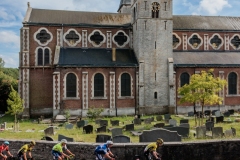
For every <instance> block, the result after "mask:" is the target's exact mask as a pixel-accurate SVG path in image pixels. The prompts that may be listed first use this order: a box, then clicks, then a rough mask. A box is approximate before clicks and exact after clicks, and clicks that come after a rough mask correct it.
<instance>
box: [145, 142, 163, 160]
mask: <svg viewBox="0 0 240 160" xmlns="http://www.w3.org/2000/svg"><path fill="white" fill-rule="evenodd" d="M162 145H163V140H162V139H161V138H158V139H157V141H156V142H153V143H150V144H148V145H147V146H146V147H145V149H144V156H145V157H146V159H147V160H150V159H149V154H150V153H151V154H152V155H153V156H154V157H155V158H156V159H158V160H160V158H159V154H158V153H157V151H156V150H157V148H158V147H160V146H162Z"/></svg>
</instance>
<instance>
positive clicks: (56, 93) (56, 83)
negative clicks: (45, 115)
mask: <svg viewBox="0 0 240 160" xmlns="http://www.w3.org/2000/svg"><path fill="white" fill-rule="evenodd" d="M60 95H61V93H60V72H54V73H53V110H56V109H60V106H59V103H60Z"/></svg>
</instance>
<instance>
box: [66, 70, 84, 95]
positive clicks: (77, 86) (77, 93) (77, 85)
mask: <svg viewBox="0 0 240 160" xmlns="http://www.w3.org/2000/svg"><path fill="white" fill-rule="evenodd" d="M69 73H73V74H75V76H76V78H77V80H76V83H77V84H76V97H67V75H68V74H69ZM78 90H79V79H78V76H77V74H76V73H74V72H67V73H66V74H65V75H64V78H63V93H64V95H63V98H64V99H80V97H79V92H78Z"/></svg>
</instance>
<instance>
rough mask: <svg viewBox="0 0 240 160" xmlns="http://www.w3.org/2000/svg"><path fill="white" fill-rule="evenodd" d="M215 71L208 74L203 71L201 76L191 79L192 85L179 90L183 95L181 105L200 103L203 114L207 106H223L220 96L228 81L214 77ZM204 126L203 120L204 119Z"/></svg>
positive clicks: (186, 85)
mask: <svg viewBox="0 0 240 160" xmlns="http://www.w3.org/2000/svg"><path fill="white" fill-rule="evenodd" d="M212 73H213V69H210V70H209V71H208V72H206V71H201V73H200V74H194V75H192V76H191V78H190V83H189V84H185V85H184V86H183V87H180V88H179V89H178V93H179V95H181V99H180V103H185V102H190V103H196V102H198V103H200V105H201V108H202V113H203V108H204V106H205V105H207V104H208V105H213V104H222V100H223V99H222V98H221V97H219V96H218V93H219V91H221V90H222V89H223V88H224V86H226V85H227V81H226V80H223V79H220V78H219V77H216V78H214V77H213V74H212ZM202 124H203V119H202Z"/></svg>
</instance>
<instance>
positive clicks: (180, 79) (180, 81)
mask: <svg viewBox="0 0 240 160" xmlns="http://www.w3.org/2000/svg"><path fill="white" fill-rule="evenodd" d="M183 74H188V76H189V77H188V78H189V79H188V83H185V84H189V83H190V79H191V75H190V74H189V73H188V72H182V73H181V74H180V75H179V87H183V86H184V85H185V84H184V85H183V86H181V84H182V75H183Z"/></svg>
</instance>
